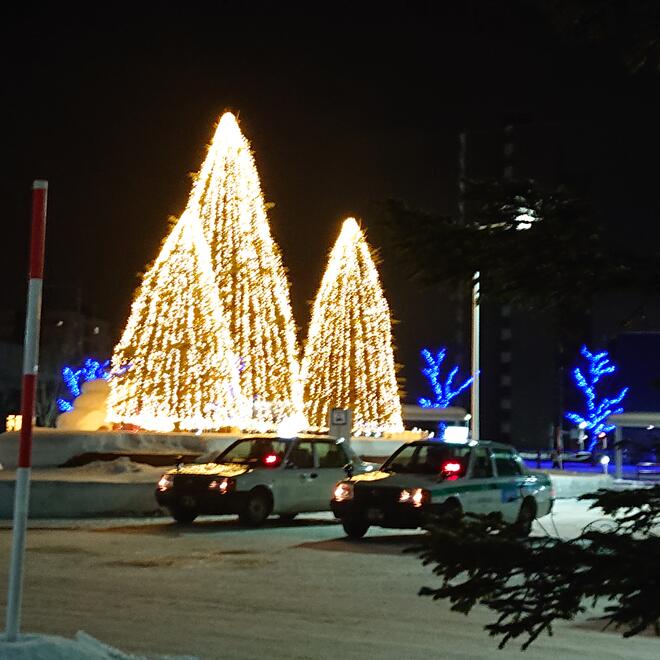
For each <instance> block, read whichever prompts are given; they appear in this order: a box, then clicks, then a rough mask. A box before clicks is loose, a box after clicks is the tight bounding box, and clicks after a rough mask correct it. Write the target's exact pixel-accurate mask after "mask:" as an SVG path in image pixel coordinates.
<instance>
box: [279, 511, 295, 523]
mask: <svg viewBox="0 0 660 660" xmlns="http://www.w3.org/2000/svg"><path fill="white" fill-rule="evenodd" d="M297 515H298V514H297V513H280V520H281V521H282V522H291V521H292V520H293V519H294V518H295V517H296V516H297Z"/></svg>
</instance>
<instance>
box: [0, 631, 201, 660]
mask: <svg viewBox="0 0 660 660" xmlns="http://www.w3.org/2000/svg"><path fill="white" fill-rule="evenodd" d="M0 658H5V660H148V659H147V657H146V656H143V655H141V656H137V655H132V654H126V653H122V652H121V651H120V650H119V649H116V648H113V647H111V646H108V645H107V644H103V643H102V642H99V641H98V640H97V639H94V638H93V637H92V636H90V635H88V634H87V633H85V632H82V631H78V632H77V633H76V634H75V636H74V638H73V639H66V638H64V637H58V636H56V635H35V634H30V633H28V634H25V635H21V636H20V638H19V639H17V640H16V641H15V642H12V643H9V642H7V641H6V636H4V635H0ZM158 658H160V659H161V660H195V659H194V657H193V656H176V657H175V656H158ZM153 660H157V658H156V657H154V658H153Z"/></svg>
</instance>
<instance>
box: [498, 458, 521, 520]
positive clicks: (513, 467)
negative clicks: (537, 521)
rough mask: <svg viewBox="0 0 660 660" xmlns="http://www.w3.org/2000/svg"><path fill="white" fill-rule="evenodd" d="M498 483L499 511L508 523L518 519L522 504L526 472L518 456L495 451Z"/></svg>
mask: <svg viewBox="0 0 660 660" xmlns="http://www.w3.org/2000/svg"><path fill="white" fill-rule="evenodd" d="M493 457H494V459H495V470H496V472H497V477H496V482H497V488H498V494H499V500H500V503H499V510H500V511H501V512H502V517H503V518H504V520H506V521H507V522H514V521H515V520H516V519H517V518H518V512H519V511H520V505H521V503H522V497H523V496H522V482H523V481H524V471H523V467H522V464H521V461H520V460H518V458H517V455H516V454H515V453H514V452H513V451H510V450H507V449H494V450H493Z"/></svg>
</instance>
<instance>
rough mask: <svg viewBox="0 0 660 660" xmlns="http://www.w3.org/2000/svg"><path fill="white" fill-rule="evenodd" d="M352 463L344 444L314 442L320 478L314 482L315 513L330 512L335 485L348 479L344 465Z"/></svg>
mask: <svg viewBox="0 0 660 660" xmlns="http://www.w3.org/2000/svg"><path fill="white" fill-rule="evenodd" d="M347 463H350V460H349V458H348V456H347V455H346V453H345V451H344V447H343V446H342V444H337V443H336V442H334V441H333V440H327V441H326V440H316V441H315V442H314V464H315V466H316V470H315V471H316V472H317V474H318V478H317V479H316V480H315V482H314V502H315V508H314V510H315V511H328V510H329V509H330V499H331V497H332V491H333V489H334V487H335V484H336V483H337V482H338V481H341V480H342V479H344V478H346V473H345V472H344V465H346V464H347Z"/></svg>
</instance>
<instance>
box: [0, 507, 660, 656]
mask: <svg viewBox="0 0 660 660" xmlns="http://www.w3.org/2000/svg"><path fill="white" fill-rule="evenodd" d="M597 517H598V516H597V515H594V513H593V512H588V511H587V510H586V507H585V505H584V504H578V503H575V502H573V501H561V502H558V504H557V507H556V514H555V516H554V520H552V519H550V517H546V518H545V519H543V520H542V523H543V525H544V527H545V528H546V529H547V530H548V531H549V532H552V533H555V528H556V529H557V530H558V531H559V533H561V534H562V535H572V534H574V533H576V532H577V530H578V529H579V528H580V527H581V526H583V525H584V524H585V523H587V522H589V521H591V520H594V519H595V518H597ZM537 533H541V530H537ZM419 538H420V535H419V534H417V533H416V532H401V531H397V530H389V531H386V530H379V529H372V530H370V531H369V533H368V534H367V536H366V537H365V539H363V540H362V541H359V542H351V541H348V540H346V539H345V538H344V536H343V531H342V529H341V527H340V526H339V525H338V524H336V522H335V521H334V520H333V518H332V517H331V515H330V514H310V515H305V516H301V517H300V518H298V519H296V520H295V521H293V522H291V523H286V524H285V523H281V522H279V521H278V520H277V519H273V520H272V521H269V523H268V524H267V525H266V526H265V527H263V528H260V529H248V528H244V527H241V526H239V525H238V524H237V522H236V521H235V520H234V519H232V518H212V517H203V518H200V519H199V520H198V521H196V522H195V523H193V524H191V525H186V526H180V525H176V524H173V523H172V522H171V521H170V520H169V519H163V518H153V519H103V520H98V519H95V520H70V521H67V520H59V521H43V522H40V521H33V522H32V523H31V528H30V531H29V533H28V542H27V553H26V574H25V591H24V601H23V625H22V630H23V631H25V632H40V633H48V634H56V635H62V636H65V637H71V636H73V634H74V633H75V632H76V631H77V630H84V631H85V632H87V633H89V634H91V635H93V636H94V637H96V638H97V639H99V640H101V641H103V642H105V643H107V644H112V645H114V646H116V647H118V648H120V649H122V650H123V651H124V652H133V653H141V654H166V653H169V654H182V655H183V654H194V655H197V656H198V657H199V658H259V659H264V658H287V659H303V658H310V659H311V658H314V659H315V658H333V659H334V658H337V659H339V658H341V659H342V660H343V659H352V658H360V659H364V658H392V659H394V658H397V659H401V658H406V659H417V658H419V659H422V658H423V659H424V660H428V659H429V658H462V659H466V660H467V659H473V658H474V659H479V658H492V657H497V658H509V657H516V658H518V657H520V650H519V645H517V644H511V645H509V646H508V647H507V648H506V649H505V650H503V651H498V650H497V641H496V640H495V639H493V638H490V637H488V635H487V633H486V632H484V630H483V626H484V625H485V624H486V623H488V622H490V621H492V620H493V616H492V614H491V613H490V612H488V611H487V610H485V609H480V610H478V611H474V612H473V613H472V614H470V615H469V616H468V617H465V616H463V615H461V614H457V613H454V612H451V611H450V610H449V607H448V605H447V604H446V603H442V602H433V601H432V600H430V599H428V598H421V597H419V596H418V595H417V592H418V590H419V588H420V587H421V586H423V585H433V584H434V578H433V576H432V574H431V571H430V569H429V568H427V567H424V566H422V565H421V562H420V561H419V559H418V558H417V557H415V555H414V554H409V553H406V552H404V550H405V549H406V548H409V547H411V546H414V545H415V543H416V542H417V541H418V540H419ZM10 544H11V531H10V523H9V522H6V523H4V524H3V525H2V527H0V606H1V609H2V611H3V612H4V607H5V602H6V589H7V584H6V582H7V570H8V563H9V550H10ZM593 614H594V613H592V616H593ZM601 627H602V625H601V624H600V623H599V622H596V621H591V620H589V617H584V618H583V620H581V621H579V622H574V623H571V624H561V625H558V626H557V628H556V631H555V635H554V636H553V637H547V636H545V637H542V638H541V639H540V640H539V641H537V642H536V643H535V644H534V645H533V646H532V647H531V648H530V649H529V650H528V651H527V652H526V653H525V656H524V657H525V658H526V659H529V660H533V659H536V658H550V657H561V658H577V657H579V658H581V659H584V660H588V659H590V658H593V659H594V660H595V659H598V660H608V659H613V658H626V659H628V658H636V659H639V660H646V659H647V658H648V659H649V660H651V658H653V659H654V660H656V659H657V658H658V657H660V639H658V638H654V637H637V638H633V639H629V640H624V639H623V638H622V637H621V636H620V635H618V634H617V633H616V632H602V631H601V630H600V628H601Z"/></svg>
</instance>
